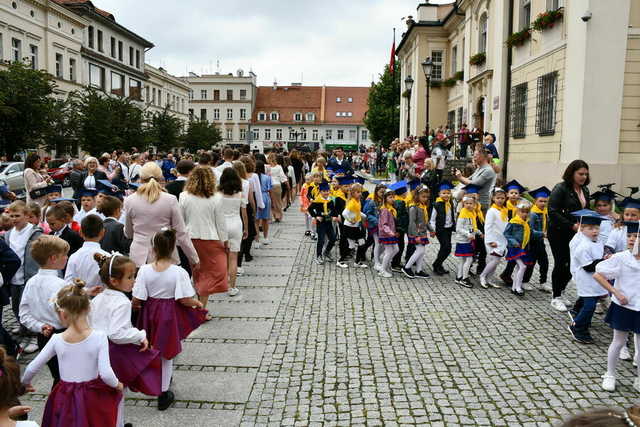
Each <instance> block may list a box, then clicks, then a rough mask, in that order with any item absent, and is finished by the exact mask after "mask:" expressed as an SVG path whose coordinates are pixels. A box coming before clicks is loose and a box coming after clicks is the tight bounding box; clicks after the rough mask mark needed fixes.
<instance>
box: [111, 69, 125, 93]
mask: <svg viewBox="0 0 640 427" xmlns="http://www.w3.org/2000/svg"><path fill="white" fill-rule="evenodd" d="M111 93H112V94H114V95H118V96H124V76H123V75H122V74H120V73H116V72H113V71H112V72H111Z"/></svg>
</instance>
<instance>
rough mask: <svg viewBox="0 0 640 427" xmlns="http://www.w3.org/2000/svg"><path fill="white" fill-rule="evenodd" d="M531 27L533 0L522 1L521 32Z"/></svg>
mask: <svg viewBox="0 0 640 427" xmlns="http://www.w3.org/2000/svg"><path fill="white" fill-rule="evenodd" d="M530 26H531V0H520V31H522V30H524V29H526V28H529V27H530Z"/></svg>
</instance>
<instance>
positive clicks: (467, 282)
mask: <svg viewBox="0 0 640 427" xmlns="http://www.w3.org/2000/svg"><path fill="white" fill-rule="evenodd" d="M456 283H457V284H458V285H460V286H464V287H465V288H473V283H472V282H471V280H470V279H469V278H468V277H467V278H466V279H459V280H457V281H456Z"/></svg>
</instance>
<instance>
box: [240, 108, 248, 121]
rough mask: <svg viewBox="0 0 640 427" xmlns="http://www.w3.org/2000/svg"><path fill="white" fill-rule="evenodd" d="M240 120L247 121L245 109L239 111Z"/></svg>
mask: <svg viewBox="0 0 640 427" xmlns="http://www.w3.org/2000/svg"><path fill="white" fill-rule="evenodd" d="M240 120H247V109H246V108H241V109H240Z"/></svg>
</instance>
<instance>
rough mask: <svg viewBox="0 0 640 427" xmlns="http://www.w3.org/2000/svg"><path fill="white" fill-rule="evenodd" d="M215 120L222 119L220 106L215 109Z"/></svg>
mask: <svg viewBox="0 0 640 427" xmlns="http://www.w3.org/2000/svg"><path fill="white" fill-rule="evenodd" d="M213 120H220V109H219V108H214V109H213Z"/></svg>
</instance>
